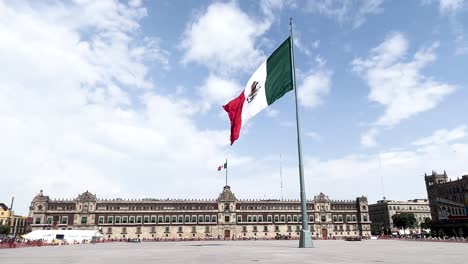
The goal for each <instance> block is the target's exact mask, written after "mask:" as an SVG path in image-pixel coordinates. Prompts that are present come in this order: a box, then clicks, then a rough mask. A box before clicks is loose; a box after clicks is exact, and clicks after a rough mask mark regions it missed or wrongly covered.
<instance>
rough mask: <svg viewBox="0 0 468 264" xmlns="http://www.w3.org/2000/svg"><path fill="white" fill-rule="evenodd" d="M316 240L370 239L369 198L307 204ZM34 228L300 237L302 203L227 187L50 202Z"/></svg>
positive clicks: (39, 209) (41, 198) (37, 207)
mask: <svg viewBox="0 0 468 264" xmlns="http://www.w3.org/2000/svg"><path fill="white" fill-rule="evenodd" d="M307 207H308V217H309V224H310V229H311V233H312V235H313V237H314V238H333V237H336V238H340V237H350V236H352V237H356V236H370V219H369V211H368V207H367V198H366V197H358V198H356V199H355V200H349V201H334V200H330V199H329V198H328V197H327V196H325V195H324V194H322V193H320V194H319V195H317V196H315V198H314V199H312V200H309V201H308V203H307ZM30 216H31V217H32V218H33V223H32V229H33V230H37V229H54V228H56V229H99V230H102V233H103V235H104V237H105V238H112V239H126V238H146V239H153V238H158V239H166V238H167V239H203V238H223V237H224V238H228V239H231V238H236V239H242V238H258V239H262V238H273V237H275V236H276V235H277V234H280V235H286V236H287V235H289V236H291V237H293V238H294V237H299V234H300V229H301V221H302V217H301V208H300V202H299V201H298V200H238V199H237V198H236V197H235V195H234V194H233V193H232V192H231V189H230V187H229V186H225V187H224V190H223V192H222V193H220V194H219V197H218V198H217V199H216V200H177V199H138V200H137V199H130V200H128V199H120V198H117V199H97V198H96V196H95V195H94V194H92V193H90V192H88V191H86V192H85V193H83V194H81V195H79V196H78V197H77V198H76V199H72V200H65V199H50V198H49V197H48V196H46V195H44V194H43V193H42V191H41V192H40V193H39V194H38V195H37V196H36V197H34V199H33V201H32V202H31V206H30Z"/></svg>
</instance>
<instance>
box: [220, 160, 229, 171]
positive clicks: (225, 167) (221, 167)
mask: <svg viewBox="0 0 468 264" xmlns="http://www.w3.org/2000/svg"><path fill="white" fill-rule="evenodd" d="M223 168H224V169H227V162H226V163H224V165H222V166H218V171H221V170H222V169H223Z"/></svg>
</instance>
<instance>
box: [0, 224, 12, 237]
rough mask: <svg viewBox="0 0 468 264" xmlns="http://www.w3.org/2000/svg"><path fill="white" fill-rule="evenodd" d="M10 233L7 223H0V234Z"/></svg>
mask: <svg viewBox="0 0 468 264" xmlns="http://www.w3.org/2000/svg"><path fill="white" fill-rule="evenodd" d="M9 233H10V226H9V225H0V235H8V234H9Z"/></svg>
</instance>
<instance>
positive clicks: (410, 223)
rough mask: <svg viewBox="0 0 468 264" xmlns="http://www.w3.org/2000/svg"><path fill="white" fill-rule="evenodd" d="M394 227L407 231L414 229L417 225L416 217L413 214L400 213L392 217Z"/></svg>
mask: <svg viewBox="0 0 468 264" xmlns="http://www.w3.org/2000/svg"><path fill="white" fill-rule="evenodd" d="M392 219H393V225H394V226H396V227H398V228H403V230H405V229H406V228H409V227H414V225H415V224H416V217H414V214H413V213H399V214H395V215H393V216H392Z"/></svg>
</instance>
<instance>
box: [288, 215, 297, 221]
mask: <svg viewBox="0 0 468 264" xmlns="http://www.w3.org/2000/svg"><path fill="white" fill-rule="evenodd" d="M294 217H296V220H297V216H294ZM287 219H288V222H291V221H292V219H291V216H290V215H288V218H287Z"/></svg>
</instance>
